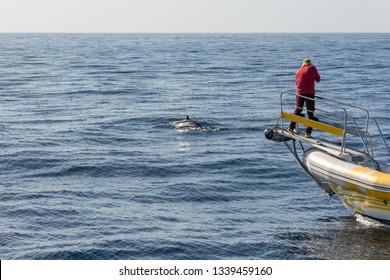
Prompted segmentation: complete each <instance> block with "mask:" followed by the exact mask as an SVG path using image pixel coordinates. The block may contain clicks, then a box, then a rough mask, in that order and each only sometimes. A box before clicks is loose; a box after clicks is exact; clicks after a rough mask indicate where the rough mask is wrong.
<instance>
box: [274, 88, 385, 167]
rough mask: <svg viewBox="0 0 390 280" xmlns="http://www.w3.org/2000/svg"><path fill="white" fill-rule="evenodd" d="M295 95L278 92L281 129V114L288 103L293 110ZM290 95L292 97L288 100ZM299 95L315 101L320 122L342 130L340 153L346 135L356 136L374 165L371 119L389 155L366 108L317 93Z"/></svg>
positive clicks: (378, 129)
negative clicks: (313, 94) (307, 95)
mask: <svg viewBox="0 0 390 280" xmlns="http://www.w3.org/2000/svg"><path fill="white" fill-rule="evenodd" d="M296 96H297V94H296V93H293V92H288V91H283V92H282V93H281V94H280V110H281V117H280V118H279V119H278V122H279V120H280V122H281V127H282V129H284V124H283V117H282V115H283V112H286V111H284V107H286V104H288V108H289V110H290V111H291V110H295V108H296V102H295V98H296ZM291 97H294V98H292V100H290V99H291ZM300 97H301V98H305V99H307V100H313V101H315V104H316V106H315V111H316V112H318V113H316V116H319V122H320V123H326V124H328V125H329V126H331V127H335V128H339V129H342V130H343V133H342V141H341V146H340V152H341V153H343V152H345V150H346V147H347V141H349V140H350V139H349V137H350V136H348V137H347V135H352V136H357V138H358V139H360V140H358V141H361V144H362V145H363V150H364V152H365V153H366V154H367V156H368V157H369V159H370V161H371V162H372V164H373V165H374V166H376V164H375V161H374V155H375V154H374V150H373V146H372V139H371V134H370V132H369V124H370V120H371V121H373V122H374V124H375V126H376V129H377V131H378V133H379V135H380V137H381V139H382V141H383V144H384V145H385V147H386V149H387V155H388V156H390V149H389V146H388V145H387V143H386V140H385V137H384V135H383V133H382V131H381V129H380V127H379V124H378V122H377V120H376V119H375V118H372V117H370V114H369V112H368V111H367V110H366V109H364V108H361V107H358V106H354V105H351V104H346V103H343V102H339V101H337V102H336V101H334V100H332V99H327V98H324V97H320V96H317V95H316V96H315V97H314V98H310V97H306V96H302V95H300ZM288 101H289V102H288ZM287 102H288V103H287ZM301 109H303V110H305V108H301ZM306 111H307V110H306ZM312 113H313V114H314V111H312ZM334 119H335V120H334ZM313 121H314V120H313ZM297 123H299V121H297ZM313 124H314V123H313ZM325 132H326V131H325Z"/></svg>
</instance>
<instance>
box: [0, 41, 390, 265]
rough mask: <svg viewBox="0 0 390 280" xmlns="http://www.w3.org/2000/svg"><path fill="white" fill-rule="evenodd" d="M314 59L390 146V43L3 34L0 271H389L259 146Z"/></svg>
mask: <svg viewBox="0 0 390 280" xmlns="http://www.w3.org/2000/svg"><path fill="white" fill-rule="evenodd" d="M305 57H310V58H311V59H312V62H313V64H314V65H316V67H317V69H318V71H319V73H320V75H321V77H322V81H321V82H320V83H319V84H318V86H317V94H318V95H319V96H323V97H328V98H335V99H337V100H340V101H343V102H348V103H350V104H354V105H358V106H364V107H365V108H367V109H368V110H369V111H370V112H371V113H372V115H374V116H376V117H378V118H379V120H380V125H381V128H382V130H383V132H384V133H385V136H386V138H387V139H388V138H389V135H390V122H389V104H390V34H0V100H1V101H0V114H1V122H0V258H1V259H35V260H37V259H38V260H40V259H76V260H78V259H83V260H85V259H93V260H96V259H105V260H107V259H121V260H125V259H155V260H160V259H164V260H166V259H272V260H275V259H276V260H296V259H298V260H302V259H303V260H306V259H390V227H389V226H386V225H384V224H380V223H376V222H371V221H366V220H365V219H363V218H357V217H354V216H353V215H352V213H350V212H348V210H347V209H345V208H344V206H343V205H342V203H341V202H340V200H339V199H338V198H337V197H333V198H332V199H331V200H329V199H328V197H327V195H326V194H325V193H324V192H323V191H322V190H321V189H320V188H318V187H317V186H316V184H315V183H314V182H313V181H311V180H310V179H309V178H308V177H307V176H306V175H305V174H304V173H303V171H301V170H300V169H299V167H298V165H297V163H296V162H295V160H294V158H293V156H292V155H291V154H290V153H289V151H288V150H287V149H286V147H285V146H284V145H283V144H282V143H275V142H271V141H268V140H266V139H265V138H264V135H263V131H264V129H266V128H268V127H272V126H273V125H274V124H275V122H276V119H277V116H278V113H279V110H280V109H279V93H280V92H281V91H283V90H294V86H295V71H296V70H297V69H298V68H299V67H300V65H301V63H302V60H303V58H305ZM187 115H189V116H190V117H191V118H192V119H194V120H196V121H198V122H199V123H201V124H202V125H203V126H204V127H206V128H207V129H199V130H194V131H180V130H177V129H175V128H173V127H170V126H168V125H167V123H169V122H172V121H175V120H180V119H183V118H185V117H186V116H187Z"/></svg>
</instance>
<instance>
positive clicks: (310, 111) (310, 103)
mask: <svg viewBox="0 0 390 280" xmlns="http://www.w3.org/2000/svg"><path fill="white" fill-rule="evenodd" d="M305 97H308V98H310V99H308V98H305ZM305 103H306V111H307V117H308V118H309V119H311V120H314V119H315V118H314V110H315V102H314V94H304V93H301V94H298V95H297V96H296V107H295V111H294V115H297V116H303V115H302V110H303V105H304V104H305ZM295 126H296V123H295V122H291V124H290V128H291V129H295ZM312 130H313V128H311V127H306V130H305V132H306V133H309V134H310V133H311V131H312Z"/></svg>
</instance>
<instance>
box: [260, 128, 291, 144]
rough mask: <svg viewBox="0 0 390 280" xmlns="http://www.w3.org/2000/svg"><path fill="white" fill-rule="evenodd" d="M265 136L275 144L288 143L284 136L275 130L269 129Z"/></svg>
mask: <svg viewBox="0 0 390 280" xmlns="http://www.w3.org/2000/svg"><path fill="white" fill-rule="evenodd" d="M264 136H265V138H267V139H268V140H272V141H275V142H284V141H286V139H285V138H284V137H283V135H280V134H279V133H277V132H276V131H275V130H274V129H273V128H267V129H266V130H265V131H264Z"/></svg>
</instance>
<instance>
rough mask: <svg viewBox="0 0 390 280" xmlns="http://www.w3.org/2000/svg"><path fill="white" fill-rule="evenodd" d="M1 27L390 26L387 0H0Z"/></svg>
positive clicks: (266, 29)
mask: <svg viewBox="0 0 390 280" xmlns="http://www.w3.org/2000/svg"><path fill="white" fill-rule="evenodd" d="M0 32H390V0H0Z"/></svg>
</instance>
